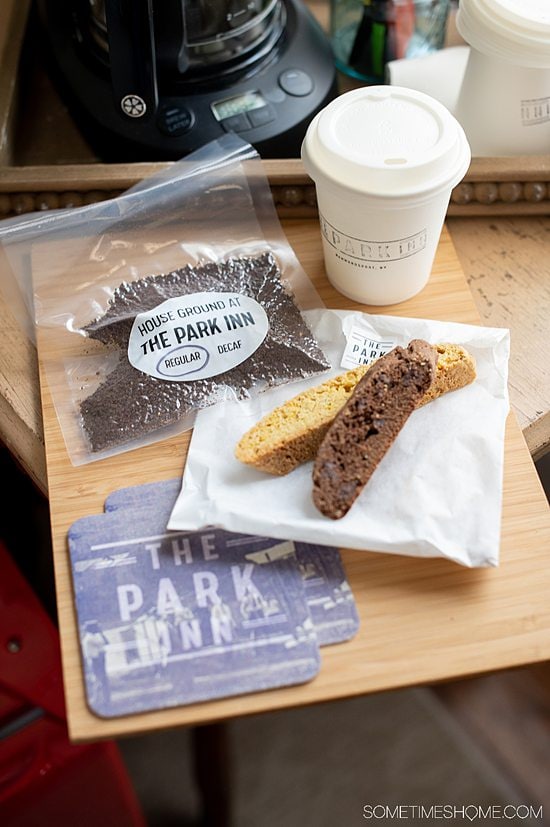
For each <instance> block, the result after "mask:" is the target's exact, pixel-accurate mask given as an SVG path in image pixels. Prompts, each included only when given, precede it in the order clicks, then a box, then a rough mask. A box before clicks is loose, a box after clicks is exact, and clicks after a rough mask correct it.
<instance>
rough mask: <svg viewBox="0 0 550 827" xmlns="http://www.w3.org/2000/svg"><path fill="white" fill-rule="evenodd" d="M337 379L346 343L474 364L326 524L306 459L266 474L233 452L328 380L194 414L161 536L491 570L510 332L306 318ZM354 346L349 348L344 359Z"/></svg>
mask: <svg viewBox="0 0 550 827" xmlns="http://www.w3.org/2000/svg"><path fill="white" fill-rule="evenodd" d="M306 315H307V317H308V322H309V324H310V326H311V328H312V330H313V332H314V334H315V336H316V338H317V340H318V341H319V343H320V345H321V347H322V348H323V350H324V351H325V353H326V354H327V356H328V357H329V358H330V360H331V364H332V365H333V371H332V374H337V373H339V372H341V371H342V367H341V360H342V357H343V354H344V350H345V348H346V341H347V336H349V335H350V334H351V333H353V335H354V336H355V338H356V340H360V338H361V335H364V336H365V337H366V338H367V339H368V338H370V339H372V340H374V341H382V342H384V343H387V342H388V341H392V342H394V343H395V344H397V345H407V344H408V343H409V341H410V340H411V339H414V338H422V339H426V340H427V341H429V342H432V343H434V344H435V343H437V342H455V343H457V344H461V345H463V346H464V347H465V348H467V350H468V351H469V352H470V353H471V354H472V355H473V356H474V358H475V360H476V364H477V379H476V380H475V382H474V383H473V384H472V385H469V386H468V387H466V388H462V389H460V390H458V391H454V392H453V393H448V394H445V395H444V396H442V397H440V398H439V399H436V400H435V401H434V402H431V403H430V404H428V405H425V406H424V407H422V408H420V409H419V410H417V411H414V413H413V414H412V415H411V417H410V418H409V420H408V421H407V422H406V424H405V426H404V427H403V429H402V430H401V432H400V433H399V436H398V438H397V440H396V441H395V443H394V444H393V445H392V447H391V448H390V450H389V451H388V453H387V454H386V456H385V457H384V458H383V460H382V461H381V463H380V465H379V466H378V468H377V469H376V471H375V472H374V474H373V476H372V478H371V480H370V481H369V483H368V485H367V486H366V487H365V489H364V490H363V492H362V494H361V495H360V496H359V498H358V499H357V500H356V502H355V504H354V505H353V506H352V508H351V510H350V511H349V512H348V514H347V515H346V516H345V517H343V518H342V519H340V520H331V519H329V518H327V517H324V516H323V515H322V514H320V513H319V512H318V511H317V509H316V508H315V506H314V505H313V501H312V499H311V488H312V484H311V471H312V463H311V462H309V463H307V464H305V465H302V466H301V467H299V468H297V469H296V470H295V471H293V472H292V473H291V474H288V475H287V476H284V477H273V476H271V475H268V474H264V473H262V472H260V471H256V470H255V469H253V468H250V467H248V466H245V465H243V464H241V463H240V462H238V461H237V460H236V459H235V457H234V453H233V452H234V448H235V445H236V443H237V442H238V440H239V439H240V438H241V436H242V435H243V434H244V433H245V431H247V430H248V429H249V428H250V427H251V426H252V425H254V424H255V423H256V422H257V421H258V420H259V419H260V418H261V417H262V416H264V414H266V413H268V412H269V411H271V410H272V409H273V408H274V407H276V406H277V405H280V404H282V403H283V402H284V401H285V400H287V399H289V398H291V397H292V396H295V395H296V394H297V393H300V392H301V391H303V390H305V389H306V388H308V387H311V386H313V385H315V384H319V382H321V381H325V380H326V379H328V378H329V377H330V376H331V375H332V374H331V373H327V374H326V375H325V376H323V377H315V378H313V379H310V380H308V381H305V382H300V383H293V384H291V385H285V386H284V387H282V388H276V389H273V390H270V391H268V392H266V393H264V394H261V395H260V396H258V397H257V398H255V399H253V400H249V401H246V402H231V403H222V404H220V405H216V406H214V407H211V408H207V409H206V410H204V411H201V412H200V414H199V416H198V418H197V421H196V425H195V430H194V432H193V436H192V440H191V447H190V450H189V456H188V460H187V465H186V468H185V473H184V477H183V484H182V490H181V493H180V495H179V497H178V500H177V502H176V505H175V507H174V509H173V512H172V515H171V518H170V521H169V524H168V528H170V529H180V530H181V529H184V530H185V529H189V530H194V529H200V528H203V527H204V526H206V525H215V526H220V527H223V528H225V529H227V530H228V531H241V532H248V533H251V534H260V535H264V536H269V537H276V538H280V539H291V540H301V541H304V542H312V543H321V544H324V545H335V546H340V547H345V548H352V549H363V550H370V551H382V552H391V553H396V554H406V555H412V556H418V557H448V558H450V559H451V560H455V561H456V562H457V563H461V564H463V565H465V566H487V565H491V566H496V565H497V564H498V555H499V538H500V519H501V500H502V467H503V449H504V426H505V420H506V416H507V413H508V391H507V375H508V356H509V332H508V330H505V329H499V328H487V327H476V326H473V325H463V324H455V323H451V322H438V321H430V320H425V319H407V318H398V317H392V316H367V315H366V314H362V313H358V312H355V311H341V310H318V311H310V312H309V313H308V314H306ZM349 351H350V348H349V347H348V354H349Z"/></svg>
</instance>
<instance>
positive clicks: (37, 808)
mask: <svg viewBox="0 0 550 827" xmlns="http://www.w3.org/2000/svg"><path fill="white" fill-rule="evenodd" d="M0 824H2V825H6V827H43V826H44V825H52V826H53V825H55V827H73V825H78V827H98V825H101V827H145V820H144V818H143V815H142V812H141V809H140V807H139V804H138V801H137V799H136V796H135V793H134V790H133V788H132V785H131V783H130V780H129V778H128V775H127V772H126V769H125V767H124V764H123V763H122V759H121V757H120V755H119V752H118V749H117V747H116V745H115V744H114V743H112V742H102V743H98V744H92V745H84V746H75V745H74V744H71V743H70V742H69V739H68V735H67V726H66V720H65V704H64V699H63V684H62V677H61V659H60V652H59V637H58V634H57V631H56V629H55V627H54V625H53V624H52V622H51V621H50V619H49V618H48V616H47V614H46V613H45V611H44V609H43V608H42V606H41V604H40V602H39V601H38V599H37V598H36V597H35V595H34V593H33V592H32V590H31V589H30V587H29V585H28V584H27V582H26V580H25V579H24V578H23V577H22V576H21V574H20V572H19V570H18V569H17V567H16V565H15V564H14V562H13V560H12V558H11V557H10V555H9V554H8V552H7V551H6V549H5V547H4V546H2V544H1V543H0Z"/></svg>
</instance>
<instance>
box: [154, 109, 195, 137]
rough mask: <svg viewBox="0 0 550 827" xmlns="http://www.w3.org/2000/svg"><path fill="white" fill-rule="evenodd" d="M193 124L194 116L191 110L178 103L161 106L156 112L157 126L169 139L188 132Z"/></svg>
mask: <svg viewBox="0 0 550 827" xmlns="http://www.w3.org/2000/svg"><path fill="white" fill-rule="evenodd" d="M194 123H195V116H194V115H193V113H192V112H191V110H190V109H187V107H186V106H182V105H181V104H179V103H173V104H172V103H166V104H163V105H162V106H161V107H160V108H159V110H158V112H157V126H158V128H159V129H160V131H161V132H164V134H165V135H168V136H169V137H170V138H177V137H178V135H184V134H185V133H186V132H189V130H190V129H191V127H192V126H193V124H194Z"/></svg>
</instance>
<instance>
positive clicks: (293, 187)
mask: <svg viewBox="0 0 550 827" xmlns="http://www.w3.org/2000/svg"><path fill="white" fill-rule="evenodd" d="M169 166H170V165H169V164H168V163H137V164H82V165H70V166H42V167H40V166H39V167H10V166H5V167H1V168H0V217H4V216H8V215H14V214H15V215H17V214H22V213H26V212H32V211H33V210H48V209H57V208H59V207H77V206H82V205H83V204H91V203H94V202H97V201H103V200H105V199H107V198H112V197H114V196H116V195H118V194H119V193H120V192H122V191H123V190H125V189H127V188H128V187H130V186H132V185H133V184H135V183H137V181H140V180H141V179H142V178H145V177H147V176H149V175H153V174H154V173H156V172H159V171H161V170H163V169H166V168H167V167H169ZM263 166H264V169H265V172H266V175H267V177H268V180H269V183H270V186H271V189H272V192H273V198H274V201H275V205H276V207H277V210H278V212H279V215H280V216H281V217H289V218H304V217H315V216H316V215H317V201H316V197H315V187H314V185H313V182H312V181H311V179H310V178H309V177H308V176H307V174H306V173H305V170H304V168H303V165H302V162H301V161H300V160H298V159H289V160H283V159H276V160H271V161H263ZM545 213H550V155H543V156H526V157H518V158H474V159H473V161H472V164H471V166H470V169H469V170H468V172H467V174H466V176H465V178H464V180H463V181H462V182H461V183H460V184H459V185H458V186H457V187H455V189H454V190H453V192H452V195H451V201H450V204H449V209H448V214H449V215H461V216H469V215H470V216H476V215H522V214H523V215H533V214H539V215H540V214H545Z"/></svg>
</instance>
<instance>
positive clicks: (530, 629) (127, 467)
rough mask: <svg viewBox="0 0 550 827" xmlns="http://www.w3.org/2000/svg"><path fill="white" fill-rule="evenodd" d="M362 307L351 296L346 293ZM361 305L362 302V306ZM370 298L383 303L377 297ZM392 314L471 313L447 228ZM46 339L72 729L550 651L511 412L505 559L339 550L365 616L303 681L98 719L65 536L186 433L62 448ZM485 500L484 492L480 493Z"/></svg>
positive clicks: (305, 245)
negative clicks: (86, 459)
mask: <svg viewBox="0 0 550 827" xmlns="http://www.w3.org/2000/svg"><path fill="white" fill-rule="evenodd" d="M285 230H286V233H287V237H288V238H289V240H290V242H291V244H292V246H293V247H294V249H295V251H296V252H297V254H298V257H299V258H300V260H301V262H302V264H303V266H304V268H305V270H306V272H307V273H308V275H309V276H310V278H311V279H312V281H313V282H314V283H315V285H316V286H317V288H318V290H319V292H320V293H321V296H322V297H323V299H324V301H325V303H326V305H327V306H328V307H337V308H344V307H348V306H352V303H351V302H350V301H349V300H347V299H346V298H344V297H343V296H341V295H339V294H338V293H336V292H335V291H334V290H333V289H332V288H331V287H330V285H329V283H328V282H327V280H326V278H325V276H324V269H323V261H322V251H321V243H320V236H319V227H318V223H317V221H315V220H306V219H301V220H293V221H287V222H286V223H285ZM353 306H354V307H355V308H358V309H361V308H360V306H359V305H353ZM364 309H366V310H367V311H368V310H369V308H364ZM371 310H372V311H373V312H380V310H381V309H380V308H376V309H373V308H371ZM384 310H385V311H386V312H390V313H391V314H393V315H402V316H414V317H425V318H431V319H441V320H447V321H455V322H465V323H474V324H475V323H479V316H478V314H477V311H476V309H475V305H474V303H473V300H472V297H471V295H470V292H469V290H468V287H467V284H466V281H465V278H464V275H463V273H462V271H461V269H460V266H459V263H458V260H457V258H456V254H455V251H454V248H453V246H452V242H451V240H450V238H449V235H448V233H447V232H446V230H444V232H443V235H442V238H441V242H440V245H439V249H438V252H437V256H436V261H435V264H434V269H433V274H432V278H431V279H430V282H429V284H428V286H427V287H426V288H425V289H424V290H423V291H422V293H420V294H419V295H418V296H416V297H414V298H413V299H411V300H409V301H408V302H406V303H403V304H400V305H394V306H392V307H391V308H382V311H384ZM55 347H56V343H55V341H54V340H53V339H52V338H51V336H48V335H40V341H39V347H38V349H39V357H40V362H41V383H42V404H43V414H44V430H45V440H46V456H47V465H48V484H49V499H50V509H51V518H52V534H53V549H54V562H55V574H56V584H57V603H58V611H59V622H60V630H61V643H62V655H63V672H64V681H65V693H66V700H67V711H68V723H69V731H70V735H71V738H72V739H73V740H75V741H85V740H93V739H99V738H106V737H111V736H121V735H129V734H132V733H137V732H143V731H146V730H152V729H160V728H164V727H172V726H178V725H184V724H198V723H204V722H208V721H215V720H220V719H224V718H228V717H232V716H237V715H246V714H252V713H258V712H264V711H268V710H274V709H281V708H284V707H292V706H299V705H303V704H309V703H316V702H320V701H328V700H332V699H336V698H344V697H349V696H352V695H359V694H363V693H367V692H373V691H379V690H384V689H392V688H396V687H400V686H406V685H410V684H418V683H432V682H436V681H441V680H447V679H450V678H458V677H462V676H466V675H471V674H474V673H477V672H483V671H489V670H496V669H502V668H506V667H510V666H516V665H520V664H524V663H530V662H535V661H540V660H546V659H548V658H549V657H550V601H549V600H548V594H549V593H550V519H549V513H548V507H547V503H546V499H545V496H544V493H543V491H542V488H541V485H540V482H539V479H538V476H537V474H536V471H535V468H534V465H533V463H532V461H531V457H530V455H529V451H528V449H527V447H526V445H525V442H524V440H523V437H522V435H521V432H520V430H519V427H518V426H517V423H516V421H515V419H514V417H513V415H510V416H509V418H508V423H507V430H506V443H505V467H504V497H503V515H502V545H501V565H500V567H499V568H498V569H476V570H470V569H464V568H460V567H459V566H457V565H455V564H453V563H450V562H447V561H445V560H439V559H438V560H420V559H413V558H407V557H400V556H392V555H386V554H379V553H370V552H357V551H345V552H344V553H343V558H344V562H345V565H346V570H347V573H348V577H349V580H350V584H351V587H352V589H353V593H354V595H355V599H356V602H357V607H358V611H359V615H360V618H361V628H360V630H359V633H358V635H357V637H356V638H354V639H353V640H352V641H349V642H347V643H344V644H340V645H337V646H331V647H327V648H324V649H323V650H322V653H321V654H322V667H321V672H320V674H319V676H318V677H317V678H316V679H315V680H313V681H312V682H310V683H308V684H305V685H302V686H295V687H289V688H285V689H278V690H272V691H267V692H262V693H256V694H253V695H243V696H240V697H236V698H229V699H227V700H218V701H212V702H208V703H201V704H194V705H191V706H186V707H178V708H173V709H165V710H161V711H158V712H150V713H143V714H138V715H132V716H126V717H121V718H115V719H109V720H104V719H100V718H98V717H96V716H95V715H94V714H92V713H91V712H90V710H89V709H88V707H87V705H86V699H85V694H84V684H83V678H82V671H81V663H80V652H79V645H78V638H77V630H76V622H75V611H74V602H73V592H72V585H71V576H70V568H69V559H68V548H67V531H68V528H69V526H70V525H71V524H72V523H73V522H74V521H75V520H77V519H78V518H79V517H82V516H86V515H89V514H94V513H101V512H102V511H103V503H104V501H105V499H106V497H107V495H108V494H109V493H111V492H112V491H114V490H116V489H118V488H122V487H124V486H128V485H134V484H135V485H137V484H139V483H143V482H148V481H156V480H161V479H168V478H170V477H174V476H176V475H179V474H181V472H182V469H183V466H184V461H185V454H186V450H187V445H188V441H189V436H188V435H183V436H179V437H175V438H172V439H170V440H166V441H164V442H160V443H157V444H155V445H151V446H148V447H146V448H142V449H139V450H136V451H132V452H128V453H126V454H119V455H118V456H115V457H112V458H110V459H107V460H102V461H99V462H94V463H91V464H89V465H83V466H79V467H74V466H72V465H71V463H70V460H69V458H68V455H67V452H66V449H65V445H64V441H63V438H62V435H61V432H60V429H59V425H58V422H57V418H56V415H55V411H54V408H53V404H52V400H51V396H50V393H49V389H48V387H47V383H46V379H45V373H44V362H45V360H47V359H48V358H50V357H51V355H52V351H53V350H54V349H55ZM479 507H480V508H482V507H483V503H479Z"/></svg>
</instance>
